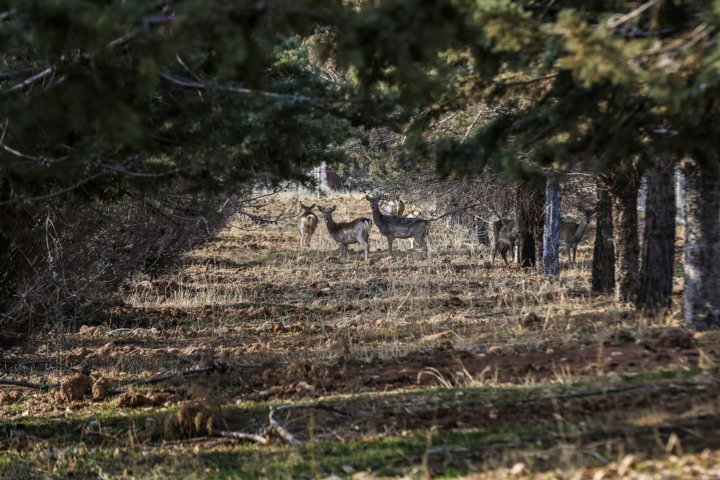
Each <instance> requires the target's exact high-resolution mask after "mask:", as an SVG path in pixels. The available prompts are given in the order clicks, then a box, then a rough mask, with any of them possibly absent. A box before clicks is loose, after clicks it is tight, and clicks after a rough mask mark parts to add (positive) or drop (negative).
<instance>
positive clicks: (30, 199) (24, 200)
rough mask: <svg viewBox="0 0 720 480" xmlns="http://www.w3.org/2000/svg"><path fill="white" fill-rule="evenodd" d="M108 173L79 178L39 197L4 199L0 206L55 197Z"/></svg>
mask: <svg viewBox="0 0 720 480" xmlns="http://www.w3.org/2000/svg"><path fill="white" fill-rule="evenodd" d="M109 173H110V172H107V171H106V172H100V173H96V174H95V175H92V176H90V177H88V178H85V179H83V180H80V181H79V182H78V183H76V184H75V185H72V186H70V187H67V188H63V189H62V190H58V191H57V192H54V193H49V194H47V195H41V196H39V197H30V198H15V199H12V200H6V201H4V202H0V206H2V205H12V204H14V203H20V202H37V201H40V200H47V199H49V198H53V197H57V196H59V195H62V194H64V193H67V192H71V191H73V190H75V189H76V188H79V187H81V186H83V185H85V184H86V183H88V182H89V181H91V180H95V179H96V178H98V177H102V176H103V175H107V174H109Z"/></svg>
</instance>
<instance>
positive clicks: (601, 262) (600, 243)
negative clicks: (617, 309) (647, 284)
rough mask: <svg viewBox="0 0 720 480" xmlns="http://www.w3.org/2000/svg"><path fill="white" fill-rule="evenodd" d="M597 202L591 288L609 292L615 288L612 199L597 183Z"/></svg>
mask: <svg viewBox="0 0 720 480" xmlns="http://www.w3.org/2000/svg"><path fill="white" fill-rule="evenodd" d="M597 196H598V202H597V206H596V207H595V218H596V221H597V228H596V230H595V248H594V249H593V264H592V289H593V290H594V291H596V292H603V293H610V292H612V291H613V289H614V288H615V249H614V248H613V216H612V200H611V199H610V193H609V192H608V190H607V188H605V186H603V185H602V184H601V183H600V182H598V183H597Z"/></svg>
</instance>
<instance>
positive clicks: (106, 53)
mask: <svg viewBox="0 0 720 480" xmlns="http://www.w3.org/2000/svg"><path fill="white" fill-rule="evenodd" d="M719 26H720V7H717V6H715V4H708V3H707V2H704V1H700V0H696V1H693V0H685V1H682V2H680V1H672V0H664V1H663V0H650V1H648V2H646V3H644V4H642V5H640V6H637V5H634V6H633V7H630V5H629V4H625V3H624V2H617V1H610V0H597V1H593V2H582V1H577V0H549V1H547V2H544V3H537V2H528V1H513V0H492V1H491V0H488V1H480V2H465V1H457V0H425V1H421V2H406V1H404V0H382V1H377V2H367V1H363V0H353V1H340V0H303V1H301V2H297V1H284V0H279V1H276V2H268V3H266V2H256V1H248V0H236V1H222V0H220V1H213V2H208V1H207V0H162V1H161V0H158V1H145V0H143V1H141V0H137V1H127V2H91V1H84V0H80V1H78V0H0V38H1V39H2V41H3V43H2V45H3V47H2V48H3V60H4V61H3V66H2V67H1V68H2V71H1V72H0V82H1V83H0V95H2V97H3V101H2V102H0V123H2V136H1V137H0V148H1V149H2V150H1V151H0V209H2V212H1V214H0V221H2V222H3V224H2V225H1V226H0V230H1V231H2V236H3V239H4V240H3V241H4V242H6V244H7V245H10V246H11V247H12V245H13V244H14V245H18V243H17V241H16V240H18V241H19V239H20V237H21V236H22V234H23V232H25V230H26V229H27V228H30V226H28V225H27V224H23V222H18V220H17V219H18V218H21V217H19V215H22V214H23V213H22V212H25V213H27V212H28V211H30V213H31V214H32V215H31V216H30V217H28V218H36V217H37V212H40V211H43V210H44V209H46V207H47V205H48V202H50V201H58V200H61V201H62V202H63V203H64V204H67V205H71V204H73V202H76V203H78V204H80V203H82V204H86V205H96V206H97V204H96V203H95V202H111V203H112V202H122V201H125V200H127V199H128V198H136V197H138V196H139V195H144V194H152V195H154V196H155V198H166V199H170V198H176V197H175V196H176V195H181V196H185V197H184V198H188V199H190V198H192V199H194V201H195V203H194V204H193V203H192V202H190V204H192V205H193V206H192V208H191V207H189V206H188V203H187V202H183V207H182V208H191V210H192V212H193V213H194V215H195V216H194V217H193V218H198V217H199V215H198V212H200V211H201V208H200V206H201V205H211V204H212V202H213V201H214V200H215V199H216V196H217V195H223V196H224V198H230V199H231V198H236V197H233V195H237V194H240V193H241V191H242V190H243V189H244V188H246V187H247V186H248V185H250V184H252V183H254V182H263V183H265V184H267V185H269V186H270V187H272V186H273V185H279V184H280V182H281V181H283V180H298V181H308V180H309V179H308V178H307V176H306V172H307V171H308V170H309V169H310V168H312V167H313V166H315V165H317V164H319V163H321V162H327V163H333V162H335V163H341V162H345V161H347V156H346V152H345V150H344V149H343V148H342V146H343V145H344V144H345V143H346V142H347V141H348V140H349V139H350V140H353V139H355V138H357V139H358V141H359V142H360V144H365V145H367V144H369V142H371V141H372V140H373V139H372V132H378V131H387V132H390V133H391V134H392V135H397V136H398V140H396V141H395V143H392V142H389V143H388V145H390V146H393V151H394V153H393V155H392V157H393V160H394V161H395V162H396V163H397V164H399V165H400V166H401V168H412V165H413V164H415V163H416V162H417V161H418V160H426V159H428V158H432V159H434V161H435V168H436V171H437V172H439V174H440V175H442V176H446V177H449V176H452V175H454V176H457V178H461V177H463V176H473V175H479V174H488V173H490V174H495V175H498V178H499V179H501V180H504V181H509V182H514V181H518V180H522V181H523V182H524V183H525V184H526V185H528V186H530V187H535V188H538V189H540V190H545V186H546V181H547V180H548V179H549V180H550V181H549V183H547V192H546V194H545V195H544V200H543V201H547V202H552V201H554V199H556V198H557V195H555V191H556V187H555V183H554V179H556V178H561V177H562V176H563V175H564V174H567V173H568V172H572V171H577V170H580V171H584V172H589V173H592V174H597V175H599V176H600V178H601V181H602V183H603V185H605V187H606V189H607V193H608V194H609V196H603V197H602V198H601V200H602V201H601V203H602V202H605V203H604V204H603V205H612V237H613V239H614V245H613V246H614V258H615V272H616V274H615V278H614V281H615V292H616V296H617V298H618V299H621V300H636V297H637V296H638V295H640V297H638V298H642V296H643V295H646V294H644V293H643V291H642V290H640V291H638V281H639V280H638V279H639V278H640V277H642V276H644V277H643V278H649V279H653V278H658V277H657V273H656V272H654V271H652V270H648V269H649V268H650V267H651V266H652V265H653V262H644V263H643V268H644V269H645V270H643V271H640V268H639V255H640V251H639V238H638V236H637V229H636V224H637V208H636V207H637V205H636V204H635V199H636V198H637V189H638V186H639V183H640V182H639V179H640V177H641V175H642V174H643V173H644V172H651V173H650V174H649V175H648V180H649V188H650V191H652V192H657V193H653V194H652V195H651V198H652V201H651V202H650V208H651V209H653V208H654V210H653V211H652V212H648V215H651V214H652V215H655V216H656V217H653V218H657V219H658V221H657V222H654V223H653V225H651V228H650V231H649V232H648V229H646V232H645V235H646V238H645V242H644V245H645V246H644V248H645V249H647V255H650V256H655V255H665V253H664V252H666V242H667V238H665V237H667V232H668V228H669V227H668V224H667V222H666V221H665V219H666V218H669V217H668V214H667V205H666V204H667V203H668V202H667V201H666V200H665V199H666V197H667V195H666V194H665V193H667V191H666V190H667V189H666V187H667V185H666V183H667V182H666V181H665V180H664V179H665V177H664V176H663V175H664V174H665V173H666V172H667V171H668V168H669V167H668V165H671V164H672V163H673V162H674V161H677V160H678V159H684V160H683V162H682V165H681V166H682V168H683V171H684V172H685V174H686V176H687V183H686V188H687V192H688V193H687V221H688V223H687V232H688V237H687V240H688V241H687V251H686V255H685V278H686V287H685V319H686V325H687V326H688V327H692V328H704V327H707V326H711V325H714V324H717V322H718V312H719V311H720V299H719V298H718V296H719V295H720V293H718V292H720V288H718V287H719V285H718V282H720V271H719V270H720V262H718V253H719V252H718V248H720V242H718V240H720V238H718V237H719V236H720V227H719V219H720V167H719V163H718V156H717V148H716V142H715V141H714V139H715V137H716V133H717V130H718V127H719V126H720V123H719V122H718V113H719V108H720V107H719V106H718V101H717V100H718V96H720V81H719V80H718V79H719V78H720V76H718V66H717V61H716V58H717V55H716V53H717V50H718V48H720V47H718V45H717V36H718V31H719V29H718V27H719ZM468 104H474V105H481V106H482V107H481V108H485V106H487V105H501V106H502V108H494V109H493V112H494V113H493V115H492V118H487V119H486V118H483V116H482V111H480V112H479V113H478V114H477V118H476V117H475V116H471V117H470V118H471V119H472V121H471V122H469V123H468V129H467V131H466V133H464V134H463V135H462V136H441V135H436V134H435V132H436V131H437V130H438V129H439V128H440V127H439V125H440V122H446V120H447V118H448V116H449V115H452V112H456V111H462V110H463V109H464V108H465V106H466V105H468ZM485 120H486V121H485ZM379 128H382V129H384V130H378V129H379ZM381 141H384V140H381ZM178 188H179V189H180V191H179V192H178V191H177V190H176V189H178ZM133 195H134V196H135V197H132V196H133ZM603 195H605V194H604V193H603ZM158 196H159V197H158ZM655 202H658V203H657V204H656V203H655ZM159 203H160V202H158V203H157V204H159ZM163 203H164V205H170V206H171V207H172V202H163ZM225 205H226V206H227V205H228V204H227V203H225ZM166 208H170V207H167V206H163V207H162V208H159V209H158V210H159V211H161V212H163V214H167V213H168V212H167V211H166V210H165V209H166ZM239 210H242V211H244V212H245V213H248V212H247V211H246V210H245V209H242V208H240V209H239ZM547 210H548V211H549V209H547ZM553 211H557V210H556V209H553ZM653 212H656V213H653ZM33 215H34V216H33ZM172 215H175V216H179V217H183V216H184V217H186V218H190V216H189V213H184V214H183V213H182V212H180V211H178V210H174V211H173V212H172ZM673 218H674V216H673ZM112 219H113V220H114V221H116V222H117V223H120V224H121V225H122V224H123V223H122V221H121V220H122V219H121V218H115V217H112ZM108 221H109V222H110V220H108ZM606 227H607V225H605V226H604V227H603V232H604V235H609V230H608V228H606ZM118 228H119V227H118ZM550 231H551V230H550ZM633 232H635V233H633ZM648 235H650V236H649V237H648ZM536 243H537V242H536ZM603 244H604V243H603ZM546 250H547V249H546ZM0 254H1V253H0ZM645 263H647V264H648V265H647V266H645ZM33 268H34V269H35V270H39V271H42V270H43V261H41V260H40V259H37V264H34V265H33ZM13 285H14V286H13V287H11V288H10V289H9V290H7V291H6V296H7V297H8V298H11V297H12V298H17V297H18V296H21V294H22V290H23V288H22V282H19V281H15V282H14V283H13ZM649 291H655V288H654V287H653V288H651V289H650V290H649ZM6 305H7V308H6V309H5V311H8V310H11V309H12V308H14V307H13V304H12V303H11V302H9V303H6Z"/></svg>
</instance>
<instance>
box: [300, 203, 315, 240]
mask: <svg viewBox="0 0 720 480" xmlns="http://www.w3.org/2000/svg"><path fill="white" fill-rule="evenodd" d="M313 208H315V204H314V203H313V204H312V206H310V207H306V206H305V205H303V204H302V202H300V209H301V210H302V212H300V220H298V228H299V229H300V246H301V247H302V246H303V244H305V245H310V239H311V238H312V236H313V233H315V228H317V224H318V218H317V216H315V214H314V213H313V211H312V210H313Z"/></svg>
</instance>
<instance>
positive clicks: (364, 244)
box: [357, 235, 370, 262]
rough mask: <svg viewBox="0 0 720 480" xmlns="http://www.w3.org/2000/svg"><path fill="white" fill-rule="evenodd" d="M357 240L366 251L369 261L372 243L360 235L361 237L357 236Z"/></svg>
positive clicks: (366, 257)
mask: <svg viewBox="0 0 720 480" xmlns="http://www.w3.org/2000/svg"><path fill="white" fill-rule="evenodd" d="M357 241H358V243H359V244H360V246H361V247H362V248H363V250H364V251H365V261H366V262H367V259H368V255H369V253H370V244H369V243H368V239H367V238H365V237H364V236H362V235H360V236H359V237H357Z"/></svg>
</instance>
